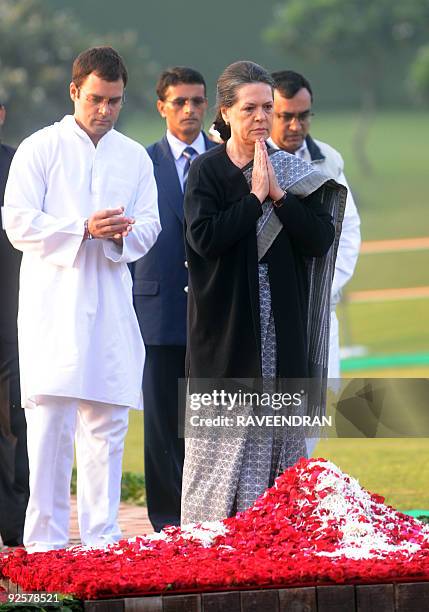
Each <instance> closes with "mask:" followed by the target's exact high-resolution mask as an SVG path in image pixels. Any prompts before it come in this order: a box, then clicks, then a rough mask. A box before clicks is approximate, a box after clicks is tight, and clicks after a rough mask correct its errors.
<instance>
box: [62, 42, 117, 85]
mask: <svg viewBox="0 0 429 612" xmlns="http://www.w3.org/2000/svg"><path fill="white" fill-rule="evenodd" d="M92 72H94V73H95V74H96V75H97V76H98V77H99V78H100V79H103V80H104V81H110V82H112V81H119V79H122V80H123V82H124V87H125V86H126V84H127V81H128V73H127V69H126V68H125V64H124V61H123V59H122V57H121V56H120V55H119V53H118V52H117V51H115V49H113V48H112V47H92V48H91V49H87V50H86V51H82V53H79V55H78V56H77V58H76V59H75V60H74V62H73V69H72V81H73V83H74V84H75V85H76V87H81V85H82V84H83V82H84V81H85V79H86V78H87V77H88V76H89V75H90V74H91V73H92Z"/></svg>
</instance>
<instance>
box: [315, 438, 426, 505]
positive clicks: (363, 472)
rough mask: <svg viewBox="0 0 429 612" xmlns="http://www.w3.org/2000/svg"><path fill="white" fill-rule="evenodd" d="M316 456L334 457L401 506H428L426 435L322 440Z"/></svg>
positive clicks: (355, 474) (352, 473)
mask: <svg viewBox="0 0 429 612" xmlns="http://www.w3.org/2000/svg"><path fill="white" fill-rule="evenodd" d="M313 456H314V457H324V458H325V459H329V460H330V461H333V462H334V463H336V464H337V465H338V466H339V467H340V468H341V469H342V470H344V471H345V472H347V473H348V474H350V475H351V476H353V477H354V478H357V479H358V480H359V482H360V484H361V485H362V486H363V487H365V488H366V489H369V490H370V491H371V492H373V493H379V494H380V495H383V496H384V497H385V498H386V503H387V504H389V505H392V506H394V507H395V508H397V509H399V510H411V509H413V508H416V509H419V510H424V509H426V508H429V488H428V482H429V444H428V441H427V440H425V439H418V438H407V439H401V440H400V439H387V438H386V439H379V440H377V439H370V440H364V439H359V440H358V439H330V440H321V441H320V442H319V444H318V445H317V447H316V448H315V451H314V453H313Z"/></svg>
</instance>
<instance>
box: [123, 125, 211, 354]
mask: <svg viewBox="0 0 429 612" xmlns="http://www.w3.org/2000/svg"><path fill="white" fill-rule="evenodd" d="M204 140H205V143H206V149H209V148H211V147H214V146H216V145H215V144H214V143H213V142H211V141H210V140H209V139H208V138H207V137H206V135H205V134H204ZM147 151H148V153H149V155H150V157H151V159H152V161H153V165H154V173H155V179H156V184H157V187H158V207H159V216H160V220H161V228H162V231H161V233H160V234H159V236H158V239H157V241H156V243H155V244H154V246H153V247H152V248H151V250H150V251H149V252H148V253H147V254H146V255H145V256H144V257H142V258H141V259H140V260H139V261H136V262H135V264H134V266H133V270H132V272H133V280H134V284H133V294H134V306H135V309H136V313H137V317H138V320H139V324H140V329H141V332H142V335H143V340H144V342H145V344H154V345H183V346H184V345H185V344H186V301H187V295H186V292H185V291H184V288H185V286H186V285H187V284H188V272H187V269H186V267H185V247H184V237H183V193H182V189H181V187H180V182H179V177H178V176H177V170H176V165H175V162H174V157H173V154H172V153H171V149H170V146H169V144H168V140H167V138H166V137H165V136H164V138H163V139H162V140H160V141H159V142H155V143H154V144H153V145H151V146H150V147H148V149H147Z"/></svg>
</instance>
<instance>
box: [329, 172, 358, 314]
mask: <svg viewBox="0 0 429 612" xmlns="http://www.w3.org/2000/svg"><path fill="white" fill-rule="evenodd" d="M336 181H337V182H338V183H341V184H342V185H345V187H347V190H348V193H347V200H346V208H345V211H344V220H343V226H342V230H341V236H340V242H339V245H338V253H337V260H336V263H335V273H334V280H333V283H332V298H333V301H334V303H335V302H337V301H338V299H339V292H340V291H341V289H342V288H343V287H344V285H345V284H346V283H347V282H348V281H349V280H350V278H351V277H352V275H353V272H354V269H355V266H356V262H357V258H358V255H359V249H360V242H361V238H360V218H359V213H358V211H357V208H356V204H355V202H354V199H353V195H352V192H351V190H350V187H349V185H348V183H347V180H346V177H345V176H344V173H343V172H342V173H341V174H340V175H339V176H338V177H337V178H336Z"/></svg>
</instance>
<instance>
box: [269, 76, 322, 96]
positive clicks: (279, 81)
mask: <svg viewBox="0 0 429 612" xmlns="http://www.w3.org/2000/svg"><path fill="white" fill-rule="evenodd" d="M271 76H272V77H273V79H274V83H275V89H277V91H278V92H280V95H282V96H283V97H284V98H293V97H294V96H295V95H296V94H297V93H298V91H299V90H300V89H302V88H303V87H304V88H305V89H308V91H309V93H310V96H311V101H312V102H313V91H312V89H311V85H310V83H309V82H308V81H307V79H306V78H305V77H304V76H302V74H299V72H294V71H293V70H279V71H278V72H273V73H272V74H271Z"/></svg>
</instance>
